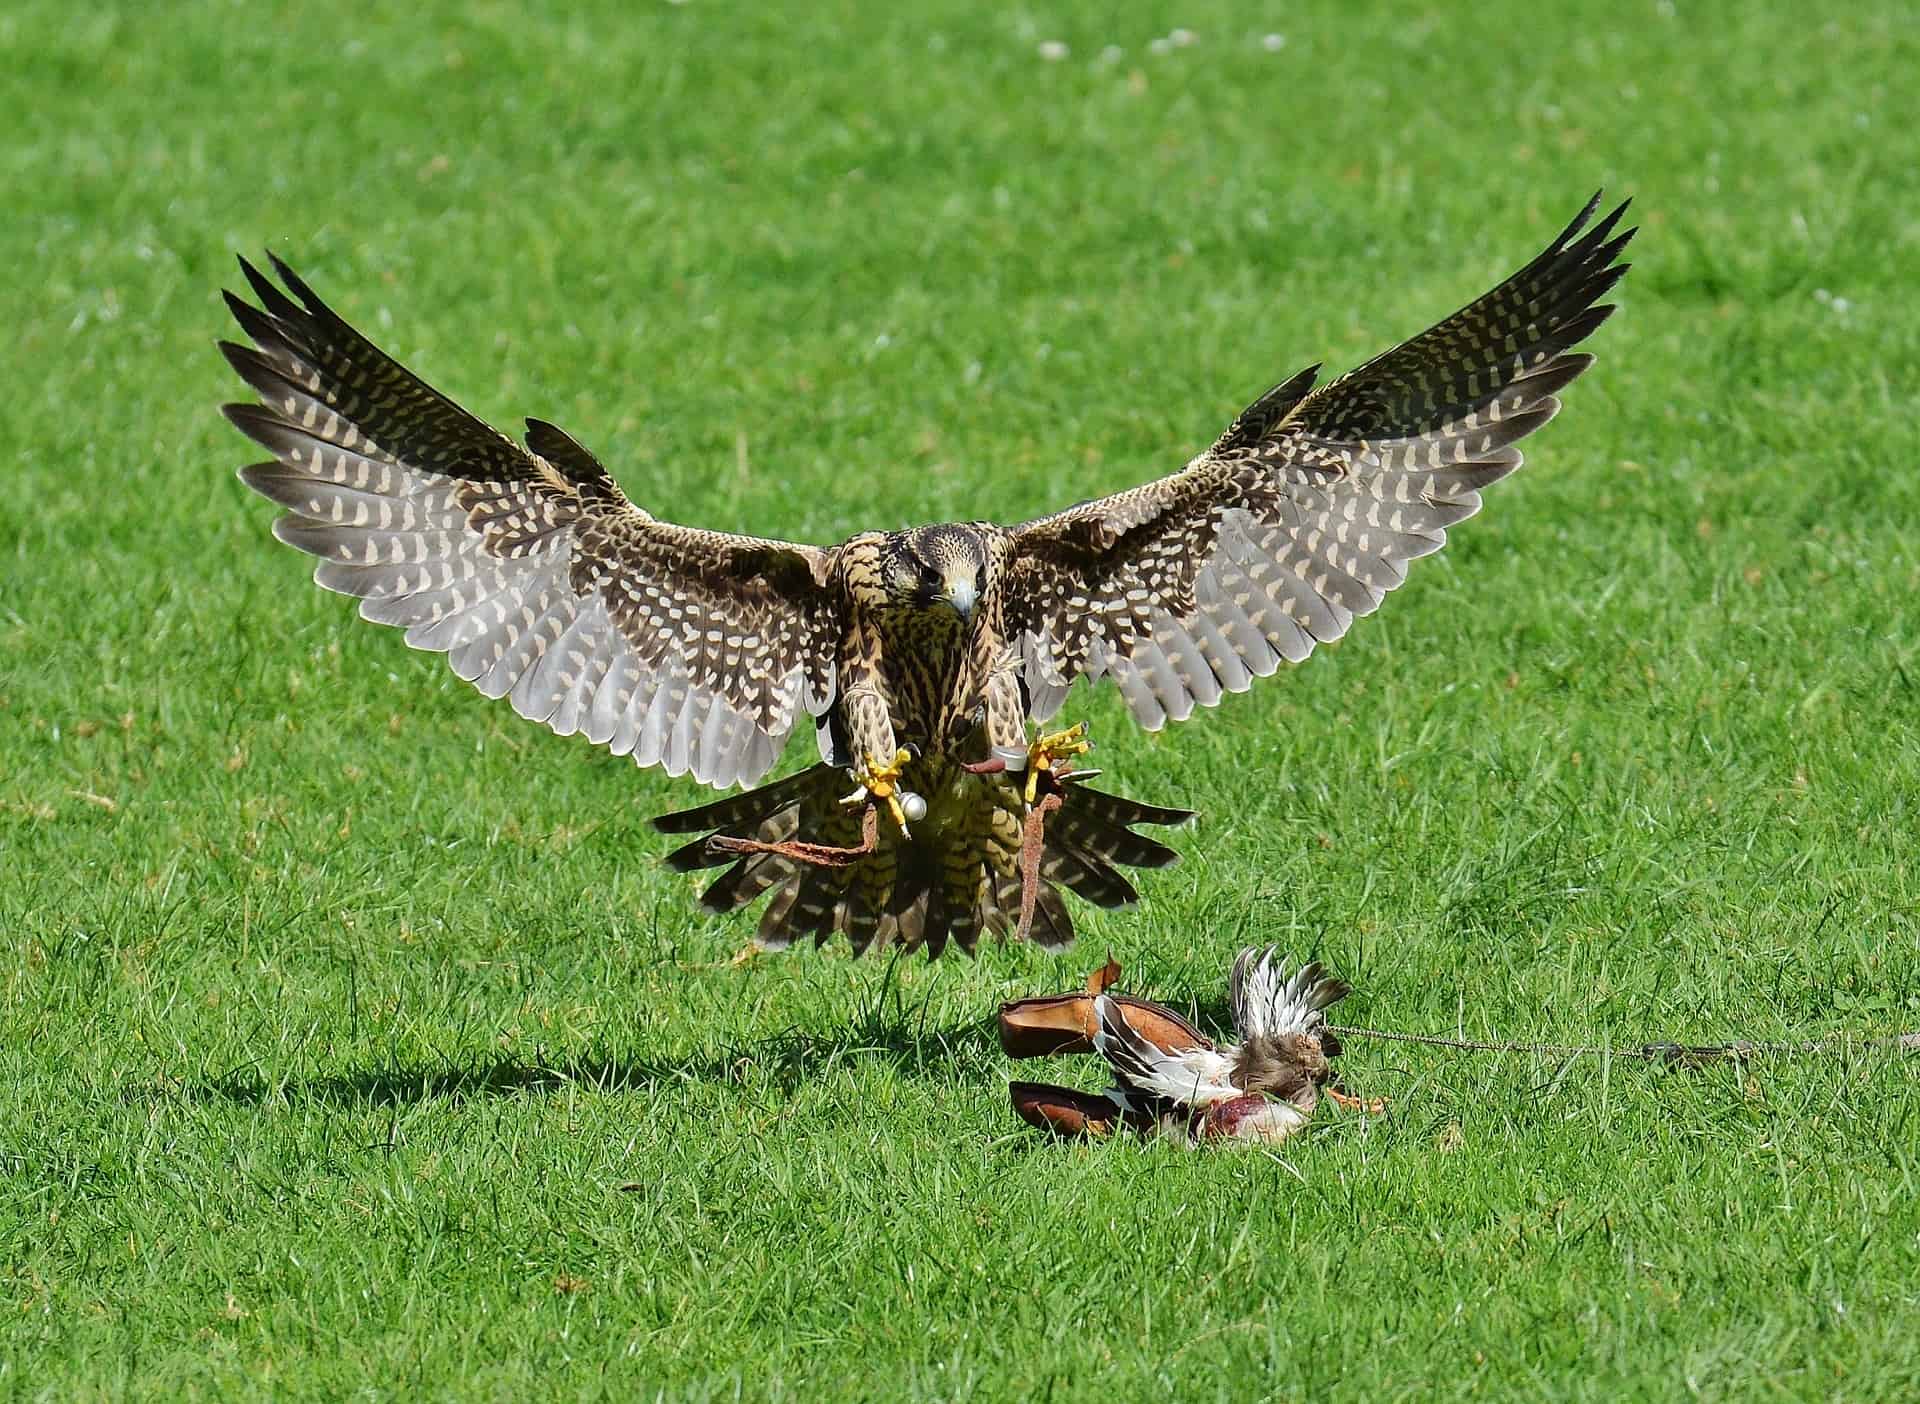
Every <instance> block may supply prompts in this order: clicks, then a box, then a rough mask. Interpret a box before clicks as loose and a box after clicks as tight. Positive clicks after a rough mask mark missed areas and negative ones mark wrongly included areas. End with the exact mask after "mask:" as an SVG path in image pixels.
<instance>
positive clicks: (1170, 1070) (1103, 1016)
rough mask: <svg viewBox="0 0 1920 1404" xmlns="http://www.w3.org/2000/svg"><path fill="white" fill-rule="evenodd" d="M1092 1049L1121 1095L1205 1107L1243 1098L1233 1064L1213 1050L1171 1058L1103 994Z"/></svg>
mask: <svg viewBox="0 0 1920 1404" xmlns="http://www.w3.org/2000/svg"><path fill="white" fill-rule="evenodd" d="M1093 1017H1094V1025H1095V1027H1094V1034H1093V1046H1094V1049H1095V1050H1096V1051H1097V1052H1098V1053H1099V1054H1100V1056H1101V1057H1103V1058H1105V1059H1106V1060H1107V1064H1108V1066H1110V1067H1111V1068H1112V1069H1113V1076H1114V1079H1115V1081H1117V1082H1118V1083H1119V1084H1120V1090H1121V1091H1122V1092H1123V1093H1139V1094H1144V1095H1145V1096H1147V1097H1163V1098H1166V1099H1167V1100H1168V1101H1172V1102H1179V1103H1181V1104H1182V1105H1185V1106H1199V1107H1204V1106H1209V1105H1211V1104H1212V1103H1214V1102H1224V1101H1227V1100H1229V1099H1231V1098H1234V1097H1238V1096H1241V1095H1243V1093H1242V1090H1241V1089H1240V1088H1238V1087H1235V1086H1234V1085H1233V1061H1232V1059H1230V1058H1228V1057H1227V1056H1226V1055H1225V1054H1223V1053H1219V1052H1216V1051H1215V1050H1214V1049H1211V1048H1186V1049H1182V1050H1180V1051H1179V1052H1175V1053H1169V1052H1168V1051H1167V1050H1165V1049H1163V1048H1160V1047H1158V1046H1156V1045H1155V1044H1153V1043H1151V1042H1149V1041H1148V1040H1147V1039H1145V1038H1143V1037H1141V1035H1140V1033H1139V1032H1138V1030H1136V1029H1135V1028H1134V1027H1133V1025H1131V1024H1129V1023H1128V1022H1127V1015H1126V1010H1125V1009H1124V1008H1123V1007H1122V1006H1120V1005H1119V1004H1117V1003H1115V1002H1114V1001H1113V1000H1111V999H1109V998H1108V997H1107V996H1106V995H1101V996H1100V997H1099V998H1098V999H1096V1000H1094V1002H1093Z"/></svg>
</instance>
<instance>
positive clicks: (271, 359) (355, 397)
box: [221, 259, 837, 787]
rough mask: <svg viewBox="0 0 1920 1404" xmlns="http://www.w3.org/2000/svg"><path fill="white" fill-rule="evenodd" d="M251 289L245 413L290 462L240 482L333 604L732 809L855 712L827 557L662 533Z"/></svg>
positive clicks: (601, 481) (546, 447) (543, 448)
mask: <svg viewBox="0 0 1920 1404" xmlns="http://www.w3.org/2000/svg"><path fill="white" fill-rule="evenodd" d="M241 267H242V268H243V269H244V270H245V272H246V275H247V280H248V282H250V283H251V284H252V285H253V291H254V295H255V296H256V297H257V298H258V299H259V301H260V306H258V307H255V306H252V305H251V304H249V303H247V302H245V301H243V300H242V299H240V298H238V297H235V296H234V295H233V294H231V293H229V294H227V305H228V306H229V307H230V308H231V309H232V310H233V315H234V317H235V318H236V319H237V320H238V321H239V323H240V326H241V327H242V328H243V329H244V330H245V331H246V333H247V335H248V336H249V337H250V338H251V339H252V341H253V345H252V346H239V345H235V344H233V343H231V342H222V343H221V350H222V351H223V352H225V354H226V357H227V359H228V361H230V362H231V363H232V364H233V367H234V369H235V370H237V371H238V372H239V373H240V375H241V377H242V378H243V379H244V380H245V381H246V382H247V383H248V384H249V385H251V386H252V387H253V388H254V390H255V391H256V392H257V393H258V394H259V396H260V403H258V404H238V405H229V406H227V407H226V413H227V417H228V418H229V419H231V420H232V421H233V422H234V423H235V424H236V425H237V426H239V428H240V429H241V431H242V432H243V433H245V434H246V435H247V436H248V437H249V438H251V439H253V440H254V441H255V442H256V443H259V444H261V445H263V446H265V447H266V448H267V449H268V450H269V451H270V452H271V453H272V454H273V455H274V458H275V460H276V461H274V462H272V463H262V464H258V465H255V466H254V467H251V468H246V469H243V470H242V471H241V474H240V477H241V479H242V480H243V481H244V482H245V483H246V484H247V486H249V487H251V488H252V489H253V490H254V491H255V492H258V493H260V494H261V495H262V496H264V497H269V498H271V499H273V500H274V501H275V502H277V503H279V504H280V505H281V506H283V507H285V508H286V509H287V514H286V515H285V516H283V517H281V518H280V519H279V520H278V521H276V522H275V523H274V527H273V533H274V535H275V536H277V537H279V538H280V539H281V540H282V541H284V542H286V543H287V544H288V545H290V546H296V547H298V548H299V549H300V550H302V551H305V552H307V553H308V554H310V555H314V556H318V557H319V558H320V564H319V566H318V567H317V568H316V569H315V571H314V579H315V580H316V581H317V582H318V583H319V584H321V585H323V586H325V587H326V588H327V589H329V590H337V591H339V592H341V593H342V594H347V595H355V596H358V597H359V599H360V601H361V604H360V613H361V614H362V615H364V616H365V617H366V618H368V619H371V620H373V621H375V622H376V623H380V624H392V625H396V626H399V627H403V628H405V629H406V631H407V632H406V639H407V642H408V643H409V644H411V645H413V646H414V647H415V648H420V649H429V650H432V651H434V652H438V653H445V654H446V655H447V659H448V662H450V663H451V664H452V666H453V670H454V672H456V673H458V674H459V675H460V676H461V677H463V678H465V679H467V680H468V681H469V682H471V683H473V684H474V685H475V686H476V687H478V688H479V689H480V690H481V691H482V692H484V693H485V694H486V695H487V696H489V697H503V696H504V697H509V698H511V700H512V702H513V706H514V709H515V710H516V711H518V712H519V713H520V714H521V715H522V716H524V717H527V718H529V719H531V720H533V721H537V722H544V723H545V724H546V725H548V726H550V727H552V728H553V730H554V731H556V732H558V733H560V734H561V735H569V734H571V733H573V732H582V733H584V734H585V735H586V736H587V737H588V739H590V740H592V741H593V742H595V743H596V744H602V745H606V746H608V747H609V748H610V749H611V750H612V751H613V752H614V754H616V755H631V756H632V757H633V758H634V760H635V761H636V762H637V763H638V764H640V765H659V766H661V767H663V768H664V769H665V770H666V772H667V773H668V774H669V775H680V774H684V773H687V772H689V771H690V772H692V774H693V776H694V777H695V778H696V779H698V780H701V781H704V782H706V783H708V784H711V785H715V786H722V787H724V786H726V785H730V784H733V783H735V782H736V781H737V782H740V783H742V784H750V783H752V782H753V781H754V780H757V779H758V778H759V777H760V776H762V775H764V774H765V773H766V771H767V770H768V768H769V767H771V766H772V764H773V762H774V760H775V759H776V757H777V756H778V754H779V751H780V747H781V744H782V743H783V742H784V741H785V740H786V737H787V734H788V733H789V732H790V731H791V730H792V728H793V725H794V722H795V720H796V719H797V717H798V715H799V713H800V711H801V710H802V709H804V710H806V711H807V712H809V713H812V714H815V715H818V714H819V713H820V712H822V711H824V710H825V709H826V708H827V707H828V705H829V704H830V703H831V702H832V700H833V695H834V686H835V684H834V651H835V645H836V641H837V629H836V619H835V610H834V607H833V605H832V597H831V596H830V594H829V592H828V590H827V589H826V588H825V587H826V584H827V580H828V573H829V569H830V565H831V556H830V554H829V553H828V552H826V551H822V550H819V549H817V548H815V547H812V546H797V545H793V544H790V543H788V542H783V541H763V540H759V539H757V538H754V537H747V536H731V535H726V534H724V533H720V532H711V531H695V530H692V529H690V528H687V527H681V526H674V525H672V524H671V523H668V522H662V521H657V520H655V519H654V518H653V517H651V516H649V515H648V514H647V513H646V512H644V511H642V510H640V509H639V508H638V507H635V506H634V505H633V504H632V503H631V502H629V501H628V500H627V499H626V497H625V495H624V494H622V493H621V491H620V489H619V487H618V486H617V485H615V483H614V481H613V479H612V478H611V477H610V476H609V475H608V473H607V471H606V469H604V468H603V467H601V465H600V464H599V463H598V462H597V461H596V460H595V459H594V457H593V455H592V454H590V453H588V452H587V451H586V450H585V449H583V448H581V447H580V446H579V445H578V444H576V443H575V442H574V441H573V440H572V439H570V438H568V437H567V436H566V435H565V434H564V433H562V432H561V431H560V430H558V429H556V428H554V427H553V426H552V425H550V424H543V423H540V422H539V421H537V420H529V421H527V426H528V429H527V446H526V447H525V448H522V447H521V446H520V445H518V444H516V443H514V442H513V441H512V440H511V439H509V438H507V437H506V436H505V435H503V434H501V433H499V432H498V431H496V430H494V429H492V428H489V427H488V426H487V425H486V424H483V423H482V422H481V421H480V420H478V419H476V418H474V417H473V416H472V415H470V414H468V413H467V412H466V411H465V410H463V409H461V408H460V407H459V406H458V405H456V404H454V403H453V402H452V401H451V400H448V399H447V398H445V397H444V396H442V395H440V394H439V393H437V392H436V391H434V390H433V389H432V388H431V387H429V386H427V385H426V384H424V383H423V382H422V381H420V380H419V379H418V378H417V377H415V376H414V375H412V374H411V373H410V372H408V371H407V370H406V369H405V368H404V367H403V366H401V365H399V364H398V363H396V362H395V361H393V360H391V359H389V358H388V357H387V356H386V355H385V354H384V353H383V352H381V351H380V350H379V348H377V347H375V346H374V345H373V344H372V343H371V342H369V341H368V340H367V339H366V338H364V337H363V336H361V335H360V334H359V333H358V332H356V331H355V330H354V329H353V328H352V327H350V326H348V325H347V324H346V323H345V322H344V321H342V320H341V319H340V318H339V317H338V316H336V315H335V314H334V313H333V312H332V311H331V310H330V309H329V308H328V307H327V306H326V305H325V304H324V303H323V302H321V301H320V299H319V298H318V297H316V296H315V295H314V294H313V292H312V290H311V289H309V288H308V287H307V286H306V284H304V283H303V282H301V281H300V279H299V278H298V277H296V276H295V275H294V274H293V272H292V271H291V270H290V269H288V268H287V267H286V266H285V265H284V264H282V263H281V262H280V261H279V260H278V259H275V260H274V268H275V269H276V270H277V271H278V273H279V275H280V279H281V281H282V282H283V283H285V285H286V287H287V289H288V291H290V292H291V293H292V294H293V297H289V296H288V295H287V293H286V292H282V291H281V290H280V288H278V287H276V286H275V285H274V284H273V283H272V282H271V281H270V280H268V279H267V278H265V277H263V276H262V275H261V274H260V273H259V272H258V271H257V270H256V269H254V268H253V267H252V266H251V265H249V264H247V263H246V261H245V260H242V261H241ZM294 298H298V301H297V302H296V301H294Z"/></svg>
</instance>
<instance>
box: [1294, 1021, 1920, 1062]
mask: <svg viewBox="0 0 1920 1404" xmlns="http://www.w3.org/2000/svg"><path fill="white" fill-rule="evenodd" d="M1327 1027H1328V1028H1329V1029H1330V1030H1332V1031H1333V1032H1334V1033H1336V1034H1338V1035H1339V1036H1340V1037H1342V1038H1377V1039H1381V1040H1383V1041H1385V1042H1388V1043H1419V1044H1424V1045H1426V1046H1427V1047H1429V1048H1457V1049H1461V1050H1464V1051H1466V1052H1470V1053H1532V1054H1537V1055H1539V1056H1541V1057H1547V1058H1646V1059H1649V1060H1655V1061H1659V1062H1662V1063H1667V1064H1671V1065H1675V1066H1681V1067H1696V1066H1698V1065H1700V1064H1702V1063H1713V1062H1719V1061H1721V1060H1723V1059H1730V1060H1733V1061H1739V1060H1741V1059H1745V1058H1765V1057H1775V1058H1780V1057H1785V1058H1790V1057H1794V1056H1797V1055H1804V1054H1808V1053H1828V1052H1840V1051H1843V1050H1845V1049H1849V1048H1862V1049H1871V1048H1890V1049H1896V1050H1898V1051H1899V1052H1902V1053H1920V1032H1916V1033H1903V1034H1888V1035H1886V1036H1885V1037H1880V1038H1861V1037H1857V1036H1854V1035H1848V1034H1841V1035H1837V1036H1834V1037H1831V1038H1816V1039H1810V1040H1808V1041H1807V1042H1804V1043H1761V1042H1755V1041H1753V1040H1750V1039H1740V1040H1737V1041H1735V1042H1733V1043H1641V1044H1634V1045H1630V1046H1628V1047H1625V1048H1606V1047H1600V1046H1595V1045H1588V1044H1568V1043H1509V1042H1485V1041H1482V1040H1479V1039H1471V1038H1446V1037H1444V1036H1442V1035H1440V1034H1417V1033H1395V1032H1392V1031H1391V1030H1388V1029H1359V1028H1349V1027H1346V1026H1344V1025H1341V1024H1329V1025H1327Z"/></svg>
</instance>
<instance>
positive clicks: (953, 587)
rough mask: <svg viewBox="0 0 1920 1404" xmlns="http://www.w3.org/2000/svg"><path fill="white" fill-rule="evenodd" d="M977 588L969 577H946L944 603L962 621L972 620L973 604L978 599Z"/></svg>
mask: <svg viewBox="0 0 1920 1404" xmlns="http://www.w3.org/2000/svg"><path fill="white" fill-rule="evenodd" d="M978 592H979V586H978V585H977V584H976V583H975V581H974V578H973V577H972V576H971V575H950V576H948V577H947V592H946V597H945V598H946V601H947V603H948V604H950V605H952V606H953V608H954V610H955V612H956V613H958V614H959V616H960V617H961V618H962V619H971V618H973V604H974V601H975V600H976V599H977V598H978Z"/></svg>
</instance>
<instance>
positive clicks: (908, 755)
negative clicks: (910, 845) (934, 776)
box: [840, 746, 926, 838]
mask: <svg viewBox="0 0 1920 1404" xmlns="http://www.w3.org/2000/svg"><path fill="white" fill-rule="evenodd" d="M912 759H913V752H912V751H909V750H908V749H907V748H906V747H905V746H902V747H901V748H900V749H899V750H897V751H895V752H894V753H893V759H892V760H891V761H885V762H883V761H882V760H881V759H880V758H879V757H878V756H876V755H874V754H873V753H872V752H871V751H869V752H868V753H867V763H866V766H865V768H864V769H863V768H862V767H860V766H854V767H853V779H854V783H855V784H857V785H858V786H859V788H858V789H856V790H855V791H854V792H853V793H852V794H850V795H848V796H847V797H846V798H845V799H843V800H841V801H840V803H842V804H844V805H846V806H848V807H849V808H851V807H853V806H854V805H857V804H865V803H867V802H868V801H875V802H877V803H880V804H884V805H885V806H886V807H887V813H889V814H891V815H892V816H893V822H894V823H896V824H898V825H899V826H900V833H901V834H902V836H904V837H906V838H912V837H913V833H912V831H911V830H909V829H908V828H907V807H912V808H917V809H918V810H919V811H920V814H925V813H926V801H925V800H923V799H921V798H920V796H918V795H916V794H914V793H913V791H911V790H908V789H904V788H903V787H902V786H901V784H900V773H901V772H902V771H903V770H905V769H906V768H907V763H908V762H909V761H911V760H912ZM920 814H916V815H915V816H914V817H915V818H916V819H917V818H919V817H920Z"/></svg>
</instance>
